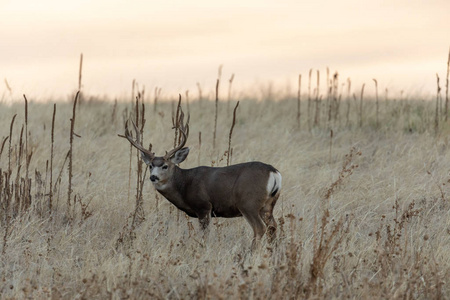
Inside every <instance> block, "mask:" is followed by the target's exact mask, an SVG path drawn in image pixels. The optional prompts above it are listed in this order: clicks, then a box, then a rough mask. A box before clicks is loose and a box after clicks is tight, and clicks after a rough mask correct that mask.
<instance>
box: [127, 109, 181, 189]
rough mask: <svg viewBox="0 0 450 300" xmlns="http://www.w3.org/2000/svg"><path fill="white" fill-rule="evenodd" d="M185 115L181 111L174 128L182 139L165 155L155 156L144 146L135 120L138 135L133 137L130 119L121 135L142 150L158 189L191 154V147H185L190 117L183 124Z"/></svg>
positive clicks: (143, 157)
mask: <svg viewBox="0 0 450 300" xmlns="http://www.w3.org/2000/svg"><path fill="white" fill-rule="evenodd" d="M183 117H184V115H183V112H181V114H180V119H179V120H177V122H175V123H176V124H175V125H174V129H175V128H176V129H178V130H179V132H180V138H181V141H180V142H179V144H178V146H177V147H175V148H173V149H172V150H170V151H169V152H166V154H165V155H164V156H155V153H153V152H151V150H148V149H145V147H144V146H142V143H141V138H140V136H141V134H140V133H139V130H138V128H137V127H136V124H134V122H133V121H131V123H132V124H133V127H134V131H135V135H136V137H135V138H133V135H132V133H131V132H130V130H129V129H128V123H129V121H127V122H126V124H125V135H124V136H123V135H119V136H121V137H124V138H126V139H127V140H128V141H129V142H130V143H131V145H133V146H134V147H135V148H137V149H138V150H139V151H140V152H141V157H142V160H143V161H144V162H145V163H146V164H147V166H148V167H149V170H150V180H151V182H152V183H153V185H154V186H155V187H156V188H157V189H164V186H165V185H166V184H167V183H168V182H169V181H170V179H171V178H172V177H173V174H174V170H175V169H176V168H178V167H177V164H179V163H182V162H183V161H184V160H185V159H186V157H187V156H188V154H189V148H188V147H184V145H185V144H186V141H187V137H188V134H189V124H188V122H189V118H188V121H187V122H186V124H183ZM150 149H151V146H150Z"/></svg>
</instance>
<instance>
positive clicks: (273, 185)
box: [266, 172, 281, 195]
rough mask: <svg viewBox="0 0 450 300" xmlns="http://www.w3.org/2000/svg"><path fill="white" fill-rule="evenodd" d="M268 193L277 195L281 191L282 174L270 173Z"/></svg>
mask: <svg viewBox="0 0 450 300" xmlns="http://www.w3.org/2000/svg"><path fill="white" fill-rule="evenodd" d="M266 189H267V193H268V194H269V195H272V194H276V193H277V192H278V191H279V190H280V189H281V174H280V172H270V174H269V181H268V182H267V188H266Z"/></svg>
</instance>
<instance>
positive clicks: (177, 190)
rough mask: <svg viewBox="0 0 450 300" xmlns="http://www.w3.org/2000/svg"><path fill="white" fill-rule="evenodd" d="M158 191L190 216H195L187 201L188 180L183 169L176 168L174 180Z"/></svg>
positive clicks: (158, 188)
mask: <svg viewBox="0 0 450 300" xmlns="http://www.w3.org/2000/svg"><path fill="white" fill-rule="evenodd" d="M156 190H157V191H158V192H159V193H160V194H161V195H163V196H164V198H166V199H167V200H169V201H170V202H171V203H172V204H173V205H175V206H176V207H177V208H178V209H180V210H182V211H184V212H186V213H187V214H188V215H190V216H191V215H193V214H194V215H195V213H194V211H193V210H192V208H191V207H190V205H189V204H188V202H187V199H186V178H185V177H184V176H183V170H182V169H180V168H178V167H176V168H175V170H174V174H173V176H172V178H171V179H170V180H169V181H168V182H167V183H166V184H164V185H163V186H159V187H158V186H156Z"/></svg>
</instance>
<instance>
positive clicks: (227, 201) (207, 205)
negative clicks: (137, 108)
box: [119, 112, 281, 249]
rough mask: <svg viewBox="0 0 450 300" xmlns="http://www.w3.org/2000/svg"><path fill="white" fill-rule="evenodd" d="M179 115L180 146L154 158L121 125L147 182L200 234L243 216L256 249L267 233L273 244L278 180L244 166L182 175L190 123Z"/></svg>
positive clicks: (267, 168) (263, 169)
mask: <svg viewBox="0 0 450 300" xmlns="http://www.w3.org/2000/svg"><path fill="white" fill-rule="evenodd" d="M183 116H184V115H183V112H181V114H180V119H179V120H177V122H176V123H177V124H178V126H177V127H174V128H178V130H179V132H180V139H181V142H180V144H179V145H178V146H177V147H175V148H174V149H172V150H170V151H169V152H166V154H165V155H164V156H155V153H152V152H151V151H150V150H147V149H145V147H143V146H142V143H141V138H140V133H139V131H138V129H137V128H136V125H135V124H134V122H132V123H133V126H134V131H135V133H136V137H134V138H133V135H132V133H131V132H130V130H129V129H128V123H129V122H128V121H127V122H126V124H125V135H124V136H123V135H119V136H121V137H123V138H126V139H127V140H128V141H129V142H130V143H131V144H132V145H133V146H134V147H136V148H137V149H139V150H140V152H141V157H142V159H143V160H144V161H145V163H146V164H147V165H148V167H149V169H150V180H151V182H152V183H153V186H154V187H155V188H156V190H157V191H158V192H159V193H160V194H161V195H163V196H164V197H165V198H166V199H167V200H169V201H170V202H171V203H172V204H174V205H175V206H176V207H177V208H178V209H180V210H182V211H184V212H185V213H186V214H187V215H188V216H190V217H194V218H198V219H199V222H200V226H201V228H202V229H206V228H207V227H208V225H209V222H210V218H211V217H224V218H234V217H240V216H244V218H245V219H246V220H247V221H248V223H249V224H250V226H251V227H252V229H253V234H254V239H253V243H252V249H254V248H255V244H256V242H257V241H258V240H260V239H261V237H262V236H263V235H264V234H265V232H266V231H267V235H268V240H269V242H271V241H272V240H273V239H274V238H275V234H276V228H277V224H276V222H275V219H274V217H273V208H274V206H275V204H276V202H277V199H278V197H279V196H280V189H281V174H280V172H278V170H277V169H275V168H274V167H272V166H271V165H267V164H264V163H262V162H247V163H241V164H236V165H231V166H227V167H206V166H200V167H196V168H192V169H181V168H179V167H178V166H177V164H179V163H181V162H183V161H184V160H185V159H186V157H187V156H188V154H189V148H188V147H184V145H185V144H186V141H187V138H188V134H189V124H188V123H189V120H188V121H187V122H186V124H183Z"/></svg>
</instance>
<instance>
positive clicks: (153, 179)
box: [150, 175, 159, 182]
mask: <svg viewBox="0 0 450 300" xmlns="http://www.w3.org/2000/svg"><path fill="white" fill-rule="evenodd" d="M150 180H151V181H152V182H155V181H156V180H159V178H158V177H157V176H155V175H152V176H150Z"/></svg>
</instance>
